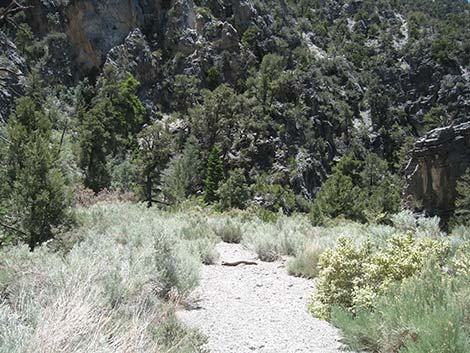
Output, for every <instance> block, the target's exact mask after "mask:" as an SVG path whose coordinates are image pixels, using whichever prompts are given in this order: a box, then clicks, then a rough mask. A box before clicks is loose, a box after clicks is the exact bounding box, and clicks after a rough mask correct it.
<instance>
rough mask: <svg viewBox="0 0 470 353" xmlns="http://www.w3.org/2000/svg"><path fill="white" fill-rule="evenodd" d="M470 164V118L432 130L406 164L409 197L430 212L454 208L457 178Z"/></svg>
mask: <svg viewBox="0 0 470 353" xmlns="http://www.w3.org/2000/svg"><path fill="white" fill-rule="evenodd" d="M469 167H470V122H465V123H462V124H460V125H457V126H448V127H444V128H439V129H435V130H433V131H431V132H430V133H429V134H427V135H426V136H425V137H424V138H422V139H420V140H419V141H418V142H416V144H415V147H414V149H413V151H412V156H411V160H410V161H409V163H408V165H407V168H406V176H407V187H406V194H407V197H408V198H410V199H412V200H413V201H417V202H418V204H420V206H421V207H422V208H423V209H424V210H426V211H427V212H428V213H429V214H430V215H433V216H434V215H438V216H440V217H443V218H446V217H448V216H449V215H450V214H451V213H452V211H453V210H454V202H455V198H456V190H455V187H456V182H457V180H458V179H459V178H460V177H461V176H462V175H463V174H464V173H465V171H466V169H467V168H469Z"/></svg>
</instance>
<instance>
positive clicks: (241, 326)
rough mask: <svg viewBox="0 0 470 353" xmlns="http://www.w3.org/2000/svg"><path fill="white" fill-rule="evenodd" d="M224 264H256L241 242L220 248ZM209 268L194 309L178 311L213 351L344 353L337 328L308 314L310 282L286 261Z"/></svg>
mask: <svg viewBox="0 0 470 353" xmlns="http://www.w3.org/2000/svg"><path fill="white" fill-rule="evenodd" d="M217 251H218V252H219V253H220V260H221V261H227V262H231V261H238V260H254V259H256V255H255V254H254V253H252V252H250V251H247V250H245V249H243V248H242V246H241V245H238V244H225V243H220V244H218V245H217ZM258 263H259V264H258V265H257V266H244V265H240V266H237V267H226V266H221V265H220V261H219V263H218V264H216V265H210V266H204V267H203V269H202V275H201V283H200V286H199V287H198V288H197V289H196V291H195V292H194V293H193V301H194V309H192V310H186V311H180V312H178V317H179V318H180V319H181V320H182V321H183V322H184V323H186V324H187V325H188V326H190V327H194V328H198V329H200V330H201V331H202V332H203V333H204V334H205V335H207V337H208V341H209V342H208V345H207V348H208V350H209V351H210V352H211V353H252V352H260V353H336V352H343V350H341V343H339V339H340V335H339V332H338V330H337V329H335V328H334V327H332V326H331V325H330V324H328V323H327V322H325V321H321V320H318V319H315V318H314V317H312V316H311V315H310V314H309V313H308V312H307V303H308V300H309V298H310V296H311V295H312V292H313V291H314V285H313V282H312V281H310V280H306V279H302V278H296V277H292V276H289V275H288V274H287V271H286V269H285V266H284V264H283V263H280V262H273V263H266V262H261V261H258Z"/></svg>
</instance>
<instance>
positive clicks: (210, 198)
mask: <svg viewBox="0 0 470 353" xmlns="http://www.w3.org/2000/svg"><path fill="white" fill-rule="evenodd" d="M223 178H224V165H223V162H222V159H221V158H220V152H219V149H218V148H217V146H214V148H212V151H211V153H210V155H209V159H208V160H207V169H206V177H205V179H204V198H205V200H206V202H208V203H212V202H214V201H217V199H218V197H217V189H218V188H219V183H220V182H221V181H222V180H223Z"/></svg>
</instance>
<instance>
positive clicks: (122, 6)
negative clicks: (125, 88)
mask: <svg viewBox="0 0 470 353" xmlns="http://www.w3.org/2000/svg"><path fill="white" fill-rule="evenodd" d="M66 16H67V18H68V21H69V22H68V26H67V36H68V37H69V39H70V41H71V42H72V44H73V46H74V47H75V48H76V49H77V56H78V61H79V62H80V63H81V64H82V65H83V66H84V67H86V68H93V67H96V68H99V67H100V66H101V65H102V64H103V61H104V58H105V56H106V54H107V53H108V51H109V50H110V49H111V48H113V47H114V46H116V45H118V44H121V43H122V41H123V39H124V38H125V37H126V36H127V35H128V34H129V32H130V31H131V29H133V28H135V27H140V26H141V25H143V24H144V18H145V14H144V13H143V7H141V5H140V1H138V0H131V1H121V0H105V1H95V0H87V1H77V2H74V3H73V4H72V5H70V6H69V7H68V8H67V9H66Z"/></svg>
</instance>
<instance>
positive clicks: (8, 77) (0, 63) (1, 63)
mask: <svg viewBox="0 0 470 353" xmlns="http://www.w3.org/2000/svg"><path fill="white" fill-rule="evenodd" d="M26 72H27V67H26V63H25V60H24V58H23V57H22V56H21V55H20V54H19V53H18V51H17V49H16V47H15V45H14V44H13V43H12V42H11V41H10V40H8V39H7V37H6V36H5V35H4V34H3V33H2V32H0V122H2V121H6V119H7V117H8V115H9V113H10V109H11V105H12V104H13V101H14V99H15V98H16V97H18V96H20V95H21V94H22V91H23V84H24V79H25V74H26Z"/></svg>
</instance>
